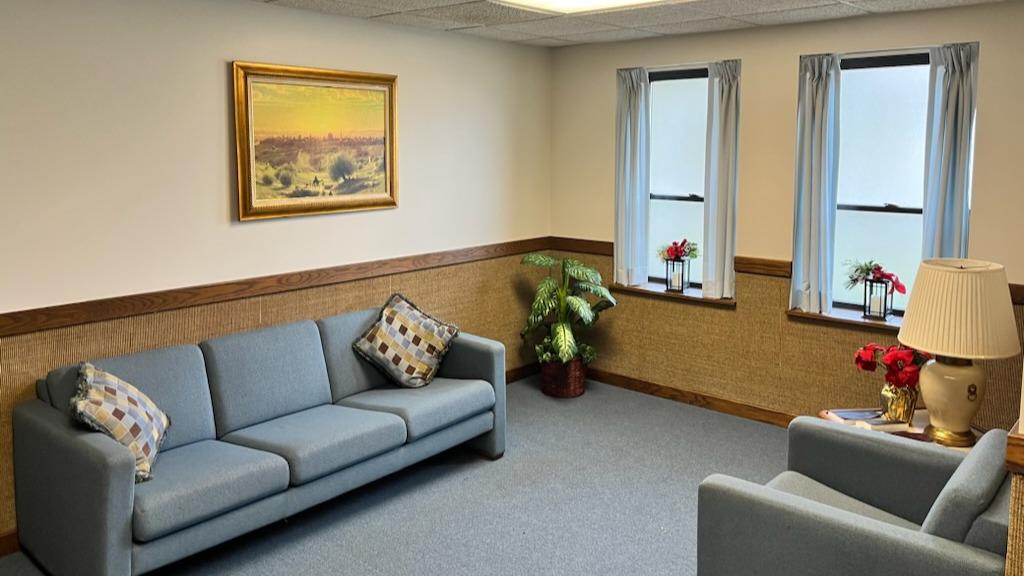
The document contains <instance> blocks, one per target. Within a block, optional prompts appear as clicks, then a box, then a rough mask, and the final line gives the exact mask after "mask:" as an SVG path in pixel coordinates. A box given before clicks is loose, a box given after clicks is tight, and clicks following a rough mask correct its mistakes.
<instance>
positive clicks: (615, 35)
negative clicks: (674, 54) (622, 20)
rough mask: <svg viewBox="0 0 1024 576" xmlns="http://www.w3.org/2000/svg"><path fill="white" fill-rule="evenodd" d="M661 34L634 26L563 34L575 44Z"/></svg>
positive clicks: (653, 36)
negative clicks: (635, 28) (633, 27)
mask: <svg viewBox="0 0 1024 576" xmlns="http://www.w3.org/2000/svg"><path fill="white" fill-rule="evenodd" d="M658 36H660V34H655V33H654V32H648V31H646V30H634V29H632V28H618V29H616V30H602V31H601V32H587V33H586V34H572V35H570V36H562V37H561V38H562V39H563V40H569V41H571V42H573V43H574V44H576V43H578V44H589V43H593V42H622V41H624V40H641V39H643V38H656V37H658Z"/></svg>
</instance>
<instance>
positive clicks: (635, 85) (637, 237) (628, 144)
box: [615, 68, 651, 286]
mask: <svg viewBox="0 0 1024 576" xmlns="http://www.w3.org/2000/svg"><path fill="white" fill-rule="evenodd" d="M618 81H619V105H618V114H617V124H618V126H617V130H616V132H617V133H616V144H615V282H617V283H619V284H625V285H627V286H636V285H637V284H643V283H644V282H647V256H648V254H647V250H648V246H647V244H648V242H647V229H648V226H649V223H650V208H649V202H648V198H649V195H650V182H649V181H650V139H651V130H650V117H651V114H650V110H651V86H650V81H649V80H648V78H647V70H646V69H644V68H625V69H622V70H619V71H618Z"/></svg>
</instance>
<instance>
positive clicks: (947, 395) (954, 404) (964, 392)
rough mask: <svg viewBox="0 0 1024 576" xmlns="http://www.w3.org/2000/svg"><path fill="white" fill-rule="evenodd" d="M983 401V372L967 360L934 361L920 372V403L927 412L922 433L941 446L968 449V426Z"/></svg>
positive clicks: (970, 441) (970, 440)
mask: <svg viewBox="0 0 1024 576" xmlns="http://www.w3.org/2000/svg"><path fill="white" fill-rule="evenodd" d="M984 398H985V370H984V369H983V368H982V367H981V366H978V365H976V364H973V363H971V362H970V361H969V360H958V359H953V358H944V357H941V356H940V357H938V358H937V359H936V360H932V361H930V362H928V363H927V364H925V366H924V368H923V369H922V370H921V399H922V400H924V403H925V406H926V407H927V408H928V419H929V421H930V423H931V424H930V425H929V426H928V427H927V428H926V429H925V433H926V434H928V436H930V437H931V438H932V439H933V440H935V442H937V443H939V444H942V445H945V446H972V445H974V433H973V432H972V431H971V422H972V421H973V420H974V416H975V414H977V413H978V409H979V408H980V407H981V401H982V400H984Z"/></svg>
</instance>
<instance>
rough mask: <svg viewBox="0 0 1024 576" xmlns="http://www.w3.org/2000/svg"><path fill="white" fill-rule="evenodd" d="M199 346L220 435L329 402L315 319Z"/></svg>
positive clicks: (327, 385) (217, 339)
mask: <svg viewBox="0 0 1024 576" xmlns="http://www.w3.org/2000/svg"><path fill="white" fill-rule="evenodd" d="M199 347H200V348H202V350H203V355H204V356H205V357H206V372H207V374H208V375H209V378H210V394H211V396H212V398H213V413H214V416H215V421H216V425H217V436H218V437H223V436H224V435H225V434H228V433H229V432H232V431H234V430H238V429H240V428H245V427H247V426H252V425H253V424H259V423H261V422H266V421H267V420H270V419H272V418H277V417H278V416H285V415H287V414H292V413H295V412H298V411H300V410H305V409H307V408H312V407H314V406H319V405H321V404H330V402H331V385H330V383H329V382H328V380H327V365H326V364H325V363H324V351H323V346H322V345H321V343H320V332H319V331H318V330H317V327H316V324H315V323H314V322H312V321H304V322H295V323H292V324H283V325H280V326H273V327H270V328H265V329H263V330H257V331H254V332H245V333H241V334H232V335H230V336H223V337H221V338H214V339H212V340H207V341H206V342H203V343H202V344H200V345H199Z"/></svg>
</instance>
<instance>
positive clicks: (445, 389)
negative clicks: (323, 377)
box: [338, 378, 494, 442]
mask: <svg viewBox="0 0 1024 576" xmlns="http://www.w3.org/2000/svg"><path fill="white" fill-rule="evenodd" d="M338 404H340V405H342V406H348V407H350V408H361V409H364V410H376V411H380V412H389V413H391V414H395V415H396V416H400V417H401V418H402V420H404V421H405V425H406V427H407V428H408V430H409V442H413V441H415V440H418V439H420V438H423V437H424V436H427V435H429V434H431V433H433V432H436V431H438V430H440V429H442V428H447V427H448V426H451V425H453V424H457V423H459V422H462V421H463V420H465V419H467V418H470V417H473V416H476V415H477V414H480V413H483V412H486V411H488V410H490V409H491V408H493V407H494V387H493V386H491V385H490V383H488V382H485V381H483V380H460V379H456V378H434V380H433V382H431V383H430V385H429V386H424V387H422V388H393V387H387V388H376V389H374V390H368V391H366V392H360V393H359V394H353V395H352V396H349V397H348V398H344V399H342V400H341V401H339V402H338Z"/></svg>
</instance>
